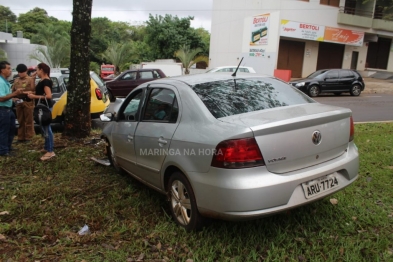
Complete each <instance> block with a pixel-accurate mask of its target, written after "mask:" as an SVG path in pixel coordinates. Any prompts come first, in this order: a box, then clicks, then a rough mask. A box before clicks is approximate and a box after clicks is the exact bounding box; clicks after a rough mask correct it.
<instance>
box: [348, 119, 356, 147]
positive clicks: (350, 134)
mask: <svg viewBox="0 0 393 262" xmlns="http://www.w3.org/2000/svg"><path fill="white" fill-rule="evenodd" d="M354 138H355V125H354V124H353V118H352V116H351V129H350V131H349V142H351V141H352V140H353V139H354Z"/></svg>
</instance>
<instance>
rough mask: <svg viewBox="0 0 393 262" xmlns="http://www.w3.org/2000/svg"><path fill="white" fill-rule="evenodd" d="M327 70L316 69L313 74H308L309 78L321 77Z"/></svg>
mask: <svg viewBox="0 0 393 262" xmlns="http://www.w3.org/2000/svg"><path fill="white" fill-rule="evenodd" d="M326 71H327V70H319V71H315V72H314V73H312V74H311V75H309V76H307V78H318V77H320V76H321V75H322V74H323V73H325V72H326Z"/></svg>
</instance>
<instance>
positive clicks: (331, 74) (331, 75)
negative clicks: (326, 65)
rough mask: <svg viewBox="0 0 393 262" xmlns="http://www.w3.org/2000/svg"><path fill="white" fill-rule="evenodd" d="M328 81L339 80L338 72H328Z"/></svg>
mask: <svg viewBox="0 0 393 262" xmlns="http://www.w3.org/2000/svg"><path fill="white" fill-rule="evenodd" d="M325 78H326V79H338V71H337V70H333V71H329V72H327V74H326V76H325Z"/></svg>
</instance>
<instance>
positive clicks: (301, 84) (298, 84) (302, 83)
mask: <svg viewBox="0 0 393 262" xmlns="http://www.w3.org/2000/svg"><path fill="white" fill-rule="evenodd" d="M305 84H306V83H305V82H300V83H297V84H296V87H301V86H304V85H305Z"/></svg>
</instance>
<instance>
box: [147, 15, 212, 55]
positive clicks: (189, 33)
mask: <svg viewBox="0 0 393 262" xmlns="http://www.w3.org/2000/svg"><path fill="white" fill-rule="evenodd" d="M193 19H194V18H193V17H191V16H189V17H186V18H178V17H177V16H171V15H168V14H167V15H165V16H161V15H160V16H152V15H151V14H150V15H149V20H148V21H147V26H146V38H145V39H146V40H145V41H146V42H147V43H148V44H149V45H150V48H151V51H152V55H153V58H154V59H166V58H173V56H174V53H175V52H176V51H177V50H178V49H179V48H180V47H181V46H183V45H186V46H190V48H192V49H194V48H198V47H200V48H204V44H203V42H202V39H201V36H200V35H198V34H197V32H196V31H195V29H193V28H191V27H190V25H191V22H190V21H191V20H193Z"/></svg>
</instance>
